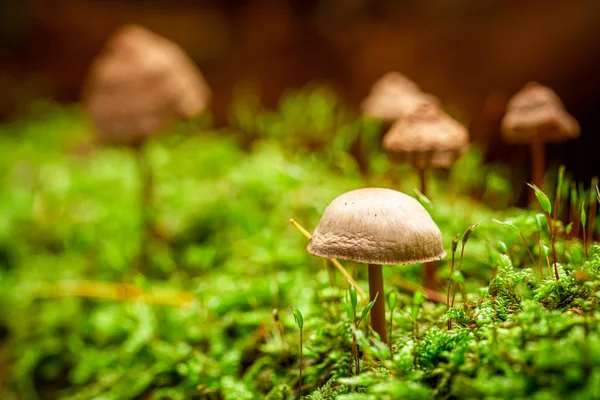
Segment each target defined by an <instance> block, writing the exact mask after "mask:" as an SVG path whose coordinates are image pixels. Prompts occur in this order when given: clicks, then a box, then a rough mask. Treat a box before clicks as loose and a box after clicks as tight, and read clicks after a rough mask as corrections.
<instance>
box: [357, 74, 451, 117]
mask: <svg viewBox="0 0 600 400" xmlns="http://www.w3.org/2000/svg"><path fill="white" fill-rule="evenodd" d="M439 103H440V101H439V99H438V98H436V97H435V96H434V95H432V94H428V93H423V91H422V90H421V88H420V87H419V86H418V85H417V84H416V83H415V82H413V81H411V80H410V79H409V78H407V77H406V76H404V75H402V74H401V73H399V72H388V73H387V74H385V75H384V76H383V77H381V78H380V79H379V80H378V81H376V82H375V83H374V84H373V87H372V88H371V92H370V93H369V95H368V96H367V97H366V98H365V99H364V100H363V102H362V104H361V107H362V111H363V114H364V115H366V116H369V117H373V118H376V119H380V120H382V121H383V122H384V123H386V124H388V127H389V124H392V123H393V122H394V121H396V120H397V119H399V118H401V117H403V116H406V115H408V114H410V113H411V112H413V111H414V110H415V109H417V108H419V107H420V106H421V105H426V104H437V105H439Z"/></svg>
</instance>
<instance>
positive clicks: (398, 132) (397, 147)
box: [382, 104, 469, 168]
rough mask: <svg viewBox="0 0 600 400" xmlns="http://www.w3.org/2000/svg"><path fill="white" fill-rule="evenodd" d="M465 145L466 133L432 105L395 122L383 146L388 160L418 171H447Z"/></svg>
mask: <svg viewBox="0 0 600 400" xmlns="http://www.w3.org/2000/svg"><path fill="white" fill-rule="evenodd" d="M468 144H469V133H468V131H467V129H466V128H465V127H464V126H463V125H462V124H460V123H459V122H457V121H455V120H454V119H452V118H451V117H450V116H448V115H447V114H445V113H444V112H443V111H442V110H441V109H440V108H439V107H438V106H436V105H433V104H426V105H422V106H420V107H419V108H418V109H416V110H415V111H413V112H412V113H410V114H408V115H407V116H405V117H404V118H402V119H400V120H398V121H396V122H395V123H394V125H392V127H391V128H390V130H389V131H388V132H387V133H386V135H385V136H384V138H383V143H382V145H383V149H384V150H385V151H386V152H387V153H388V154H389V155H390V157H391V158H393V159H396V160H399V161H405V162H410V163H412V164H414V165H415V166H416V167H419V168H425V167H429V166H432V167H437V168H449V167H451V166H452V164H454V162H455V161H456V160H457V159H458V158H459V157H460V155H461V154H462V153H463V152H464V151H465V149H466V148H467V146H468Z"/></svg>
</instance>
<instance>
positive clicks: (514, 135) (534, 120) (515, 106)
mask: <svg viewBox="0 0 600 400" xmlns="http://www.w3.org/2000/svg"><path fill="white" fill-rule="evenodd" d="M579 132H580V129H579V124H578V123H577V121H576V120H575V118H573V116H571V115H570V114H569V113H568V112H567V111H566V110H565V108H564V106H563V104H562V102H561V101H560V98H559V97H558V96H557V94H556V93H555V92H554V91H553V90H552V89H550V88H548V87H546V86H543V85H540V84H539V83H537V82H530V83H528V84H527V85H525V87H523V88H522V89H521V90H520V91H519V92H518V93H517V94H515V95H514V96H513V97H512V98H511V99H510V100H509V101H508V104H507V106H506V114H505V115H504V118H503V119H502V138H503V139H504V141H505V142H507V143H516V144H528V145H529V146H530V147H531V157H532V171H531V180H532V183H533V184H535V185H536V186H538V187H539V188H542V189H543V183H544V170H545V168H546V165H545V164H546V161H545V149H544V144H545V143H560V142H564V141H567V140H570V139H575V138H577V137H579ZM532 193H533V192H532Z"/></svg>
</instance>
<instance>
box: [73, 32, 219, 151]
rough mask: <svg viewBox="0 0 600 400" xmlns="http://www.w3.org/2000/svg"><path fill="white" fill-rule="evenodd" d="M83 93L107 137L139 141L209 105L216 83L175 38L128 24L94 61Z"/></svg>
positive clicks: (130, 142) (134, 143) (121, 141)
mask: <svg viewBox="0 0 600 400" xmlns="http://www.w3.org/2000/svg"><path fill="white" fill-rule="evenodd" d="M83 97H84V102H85V108H86V109H87V111H88V113H89V115H90V117H91V119H92V122H93V123H94V125H95V127H96V129H97V133H98V136H99V138H100V139H101V140H102V141H104V142H107V143H113V144H124V145H131V146H138V145H140V143H142V142H143V141H144V140H145V139H146V138H147V137H149V136H152V135H156V134H159V133H160V132H161V131H162V130H163V129H164V128H165V127H166V126H167V125H168V123H170V122H172V121H173V120H175V119H177V118H190V117H193V116H194V115H196V114H199V113H201V112H202V111H204V110H205V109H206V107H207V105H208V102H209V100H210V89H209V87H208V85H207V84H206V82H205V80H204V78H203V77H202V74H201V73H200V71H198V70H197V68H196V67H195V65H194V64H193V62H192V61H191V60H190V59H189V58H188V57H187V56H186V54H185V53H184V52H183V51H182V50H181V49H180V48H179V47H178V46H177V45H176V44H175V43H173V42H171V41H169V40H167V39H165V38H163V37H161V36H159V35H157V34H155V33H153V32H150V31H148V30H146V29H145V28H142V27H141V26H137V25H126V26H124V27H122V28H121V29H119V30H118V31H117V32H116V33H114V34H113V36H112V37H111V38H110V39H109V40H108V42H107V43H106V45H105V47H104V49H103V51H102V52H101V53H100V54H99V55H98V57H97V58H96V59H95V60H94V61H93V63H92V65H91V67H90V71H89V75H88V78H87V82H86V84H85V87H84V93H83Z"/></svg>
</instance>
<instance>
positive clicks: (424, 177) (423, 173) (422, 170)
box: [417, 167, 427, 196]
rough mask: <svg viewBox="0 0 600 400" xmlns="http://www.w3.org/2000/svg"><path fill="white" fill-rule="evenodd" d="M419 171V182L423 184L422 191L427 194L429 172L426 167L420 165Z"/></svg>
mask: <svg viewBox="0 0 600 400" xmlns="http://www.w3.org/2000/svg"><path fill="white" fill-rule="evenodd" d="M417 173H418V174H419V183H420V184H421V193H423V195H424V196H427V173H426V169H425V168H424V167H418V168H417Z"/></svg>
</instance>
